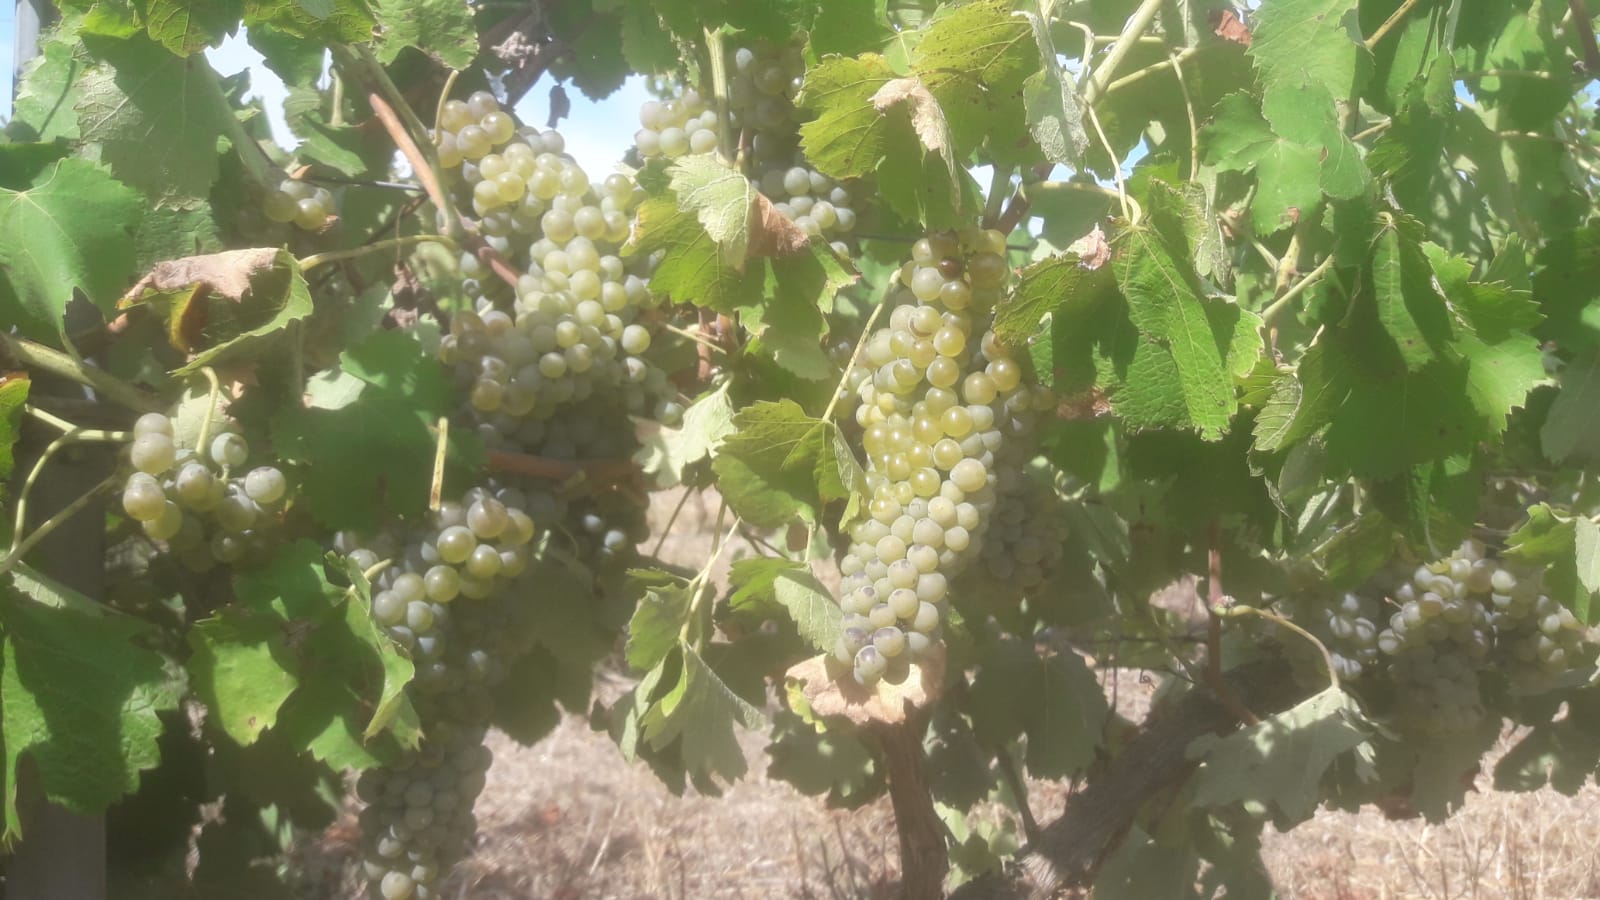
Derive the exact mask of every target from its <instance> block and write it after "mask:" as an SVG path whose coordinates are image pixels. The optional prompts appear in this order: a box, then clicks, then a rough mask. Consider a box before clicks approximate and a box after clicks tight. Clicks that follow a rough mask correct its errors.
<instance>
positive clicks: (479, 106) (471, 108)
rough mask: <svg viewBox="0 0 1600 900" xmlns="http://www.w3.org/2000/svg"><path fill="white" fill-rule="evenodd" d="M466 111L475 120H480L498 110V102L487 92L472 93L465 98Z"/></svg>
mask: <svg viewBox="0 0 1600 900" xmlns="http://www.w3.org/2000/svg"><path fill="white" fill-rule="evenodd" d="M465 107H466V111H467V112H468V113H469V114H470V115H471V117H472V118H473V119H475V120H480V121H481V120H482V119H483V117H484V116H487V115H488V114H490V113H492V112H498V111H499V110H500V101H498V100H496V99H495V98H494V95H493V94H491V93H489V92H488V91H473V92H472V93H471V94H470V95H468V97H467V101H466V103H465Z"/></svg>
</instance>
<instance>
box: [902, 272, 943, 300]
mask: <svg viewBox="0 0 1600 900" xmlns="http://www.w3.org/2000/svg"><path fill="white" fill-rule="evenodd" d="M909 286H910V288H911V293H913V294H915V295H916V297H917V299H918V300H921V301H922V302H924V303H931V302H933V301H934V300H935V299H937V298H938V296H939V289H940V288H942V287H944V277H943V276H942V275H940V274H939V270H938V269H935V268H932V267H928V266H922V267H919V268H918V269H917V270H916V271H915V272H914V273H912V275H911V283H910V285H909Z"/></svg>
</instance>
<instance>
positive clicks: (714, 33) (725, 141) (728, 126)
mask: <svg viewBox="0 0 1600 900" xmlns="http://www.w3.org/2000/svg"><path fill="white" fill-rule="evenodd" d="M704 34H705V38H706V52H707V53H708V54H710V56H711V97H712V99H714V100H716V102H717V145H718V149H719V150H721V151H722V156H723V158H725V159H727V160H728V161H730V162H732V163H734V164H735V165H738V162H739V160H738V150H737V147H736V146H735V144H734V141H733V125H732V123H731V122H730V121H729V118H728V117H729V111H728V56H727V54H726V53H725V52H723V46H722V30H721V29H720V28H707V29H704Z"/></svg>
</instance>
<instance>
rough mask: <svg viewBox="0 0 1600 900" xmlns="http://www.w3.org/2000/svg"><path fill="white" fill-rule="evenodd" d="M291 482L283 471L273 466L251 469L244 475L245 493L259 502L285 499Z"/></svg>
mask: <svg viewBox="0 0 1600 900" xmlns="http://www.w3.org/2000/svg"><path fill="white" fill-rule="evenodd" d="M288 488H289V483H288V481H287V480H285V479H284V477H283V473H282V472H280V471H278V470H277V469H275V468H273V467H271V466H259V467H257V468H254V469H251V470H250V474H248V475H246V476H245V477H244V492H245V494H246V495H247V496H248V497H249V498H250V499H251V500H254V501H255V502H257V503H277V502H278V501H279V500H281V499H283V495H284V493H285V492H286V491H287V490H288Z"/></svg>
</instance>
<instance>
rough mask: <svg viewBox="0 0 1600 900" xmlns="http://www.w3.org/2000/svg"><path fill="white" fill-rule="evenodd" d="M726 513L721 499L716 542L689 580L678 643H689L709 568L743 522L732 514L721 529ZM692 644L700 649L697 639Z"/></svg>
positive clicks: (726, 510)
mask: <svg viewBox="0 0 1600 900" xmlns="http://www.w3.org/2000/svg"><path fill="white" fill-rule="evenodd" d="M727 513H728V501H727V500H723V501H722V505H721V506H719V507H717V527H716V531H715V532H713V533H714V534H716V535H717V543H716V544H715V545H714V546H712V548H711V557H710V558H709V559H707V560H706V564H705V565H704V566H701V567H700V571H699V572H697V573H695V576H694V578H693V579H692V580H691V581H690V582H689V587H688V591H689V609H688V611H687V612H686V613H685V615H684V617H683V627H682V628H680V629H678V642H679V643H683V644H687V643H690V640H689V631H690V628H691V627H692V626H693V625H694V623H695V620H696V619H698V618H700V608H701V603H702V602H703V601H704V599H705V598H706V597H707V596H709V595H710V592H709V591H707V590H706V582H707V581H708V580H709V579H710V578H711V569H712V567H713V566H715V565H716V564H717V561H718V560H720V559H722V553H723V551H724V550H726V549H728V544H729V543H730V542H731V541H732V540H733V535H734V534H735V533H736V532H737V531H738V530H739V526H740V525H743V524H744V518H743V517H741V516H734V517H733V525H732V526H730V527H729V528H728V530H727V531H723V530H722V519H723V517H724V516H726V515H727ZM701 637H702V638H703V637H704V635H701ZM693 644H694V646H695V649H696V650H698V649H700V641H699V640H696V641H694V642H693Z"/></svg>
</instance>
